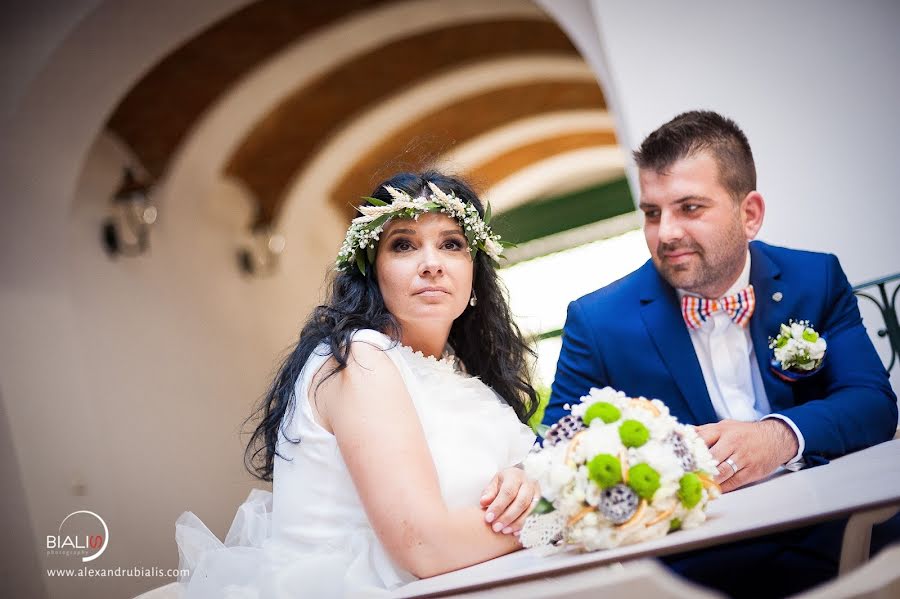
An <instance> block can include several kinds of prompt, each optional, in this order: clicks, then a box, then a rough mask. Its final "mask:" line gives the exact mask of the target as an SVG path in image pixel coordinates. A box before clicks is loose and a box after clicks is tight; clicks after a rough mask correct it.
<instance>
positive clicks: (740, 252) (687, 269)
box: [653, 228, 747, 295]
mask: <svg viewBox="0 0 900 599" xmlns="http://www.w3.org/2000/svg"><path fill="white" fill-rule="evenodd" d="M710 245H711V246H712V247H711V248H710V250H709V251H707V250H706V249H704V248H703V247H701V246H700V245H699V244H698V243H697V242H695V241H694V240H693V239H682V240H680V241H678V242H676V243H659V245H657V247H656V258H655V259H654V261H653V263H654V264H655V265H656V269H657V271H659V274H660V275H662V278H663V279H665V280H666V282H667V283H669V285H671V286H672V287H674V288H676V289H682V290H684V291H688V292H690V293H697V294H700V295H706V293H705V292H708V290H710V289H720V290H721V291H722V292H724V291H725V290H726V289H727V288H728V287H729V286H730V285H731V284H732V283H734V280H733V279H734V278H735V277H736V276H737V275H738V274H739V273H740V272H741V270H742V268H743V266H744V262H745V260H746V253H745V251H746V248H747V240H746V238H745V237H744V235H743V232H742V231H741V230H740V229H738V228H735V229H732V230H729V231H727V232H726V233H724V234H723V236H722V238H720V239H719V240H716V241H715V242H713V243H710ZM684 250H686V251H690V252H695V254H694V255H693V256H692V258H691V259H690V260H689V261H687V262H682V263H679V264H672V263H670V262H668V261H667V260H666V257H665V254H666V253H669V252H676V251H684Z"/></svg>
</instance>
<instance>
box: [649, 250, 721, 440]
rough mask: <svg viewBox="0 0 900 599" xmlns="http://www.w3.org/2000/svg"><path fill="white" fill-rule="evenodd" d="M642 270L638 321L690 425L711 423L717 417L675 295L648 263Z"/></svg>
mask: <svg viewBox="0 0 900 599" xmlns="http://www.w3.org/2000/svg"><path fill="white" fill-rule="evenodd" d="M643 268H644V270H645V273H644V274H645V276H644V280H645V283H644V285H643V289H642V294H641V300H640V301H641V318H643V320H644V324H645V326H646V327H647V332H648V333H649V334H650V337H651V338H652V339H653V343H654V344H655V345H656V349H657V350H658V351H659V355H660V357H661V358H662V361H663V363H665V365H666V367H667V368H668V370H669V373H670V375H671V376H672V379H673V380H674V381H675V384H676V385H677V387H678V389H679V390H680V391H681V394H682V395H683V396H684V399H685V401H686V403H687V404H688V407H689V408H690V410H691V412H692V413H693V414H694V419H695V420H694V422H696V423H698V424H704V423H707V422H715V421H716V420H718V418H717V416H716V412H715V410H714V409H713V407H712V403H711V402H710V400H709V392H708V391H707V389H706V382H705V381H704V379H703V371H702V370H701V369H700V362H699V361H698V360H697V354H696V352H695V351H694V345H693V343H691V337H690V334H689V333H688V330H687V326H686V325H685V324H684V319H683V317H682V316H681V309H680V307H679V304H678V295H677V294H676V293H675V290H674V289H672V287H671V286H670V285H669V284H668V283H666V282H665V281H664V280H663V279H662V277H660V276H659V273H658V272H657V271H656V268H655V267H654V266H653V263H652V262H647V264H645V265H644V267H643ZM660 399H664V398H660Z"/></svg>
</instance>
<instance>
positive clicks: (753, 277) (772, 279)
mask: <svg viewBox="0 0 900 599" xmlns="http://www.w3.org/2000/svg"><path fill="white" fill-rule="evenodd" d="M750 283H751V284H753V289H754V291H755V295H756V310H755V311H754V313H753V316H752V317H751V318H750V337H751V338H752V339H753V350H754V352H755V353H756V362H757V364H758V365H759V372H760V374H761V375H762V380H763V386H764V387H765V389H766V397H767V398H768V399H769V405H770V406H771V408H772V411H776V410H781V409H784V408H786V407H789V406H790V405H791V397H790V389H789V388H788V387H787V386H786V385H785V383H784V382H782V381H781V380H779V379H778V377H776V376H775V374H774V373H773V372H772V369H771V361H772V350H770V349H769V337H770V336H775V334H777V332H778V327H779V326H780V325H781V323H783V322H784V323H786V322H787V321H788V317H789V314H788V313H789V305H790V303H791V302H790V298H789V297H788V290H786V289H785V284H784V281H782V280H781V269H780V268H779V267H778V265H777V264H775V263H774V262H772V260H771V259H770V258H769V256H767V255H766V254H765V252H764V250H763V246H762V245H761V244H759V243H757V242H753V243H751V244H750ZM776 297H777V298H779V299H778V301H776V300H775V298H776Z"/></svg>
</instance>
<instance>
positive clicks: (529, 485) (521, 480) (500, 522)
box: [481, 467, 541, 534]
mask: <svg viewBox="0 0 900 599" xmlns="http://www.w3.org/2000/svg"><path fill="white" fill-rule="evenodd" d="M540 497H541V489H540V485H538V483H537V481H533V480H530V479H529V478H528V477H527V476H525V472H524V471H523V470H522V469H521V468H515V467H512V468H506V469H504V470H501V471H500V472H498V473H497V474H495V475H494V478H492V479H491V482H490V483H489V484H488V486H487V488H485V490H484V493H483V494H482V496H481V507H482V508H483V509H484V510H485V513H484V521H485V522H487V523H488V524H489V525H490V526H491V528H492V529H493V530H494V532H502V533H503V534H511V533H518V532H519V531H520V530H522V525H523V524H524V523H525V518H526V517H527V516H528V514H529V513H530V512H531V508H532V507H533V506H534V504H535V503H536V502H537V500H538V499H540Z"/></svg>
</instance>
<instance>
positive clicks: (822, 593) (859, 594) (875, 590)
mask: <svg viewBox="0 0 900 599" xmlns="http://www.w3.org/2000/svg"><path fill="white" fill-rule="evenodd" d="M897 597H900V543H898V544H895V545H891V546H890V547H886V548H884V549H882V550H881V552H880V553H879V554H878V555H876V556H875V557H874V558H873V559H872V560H871V561H869V562H868V563H866V564H864V565H862V566H860V567H858V568H856V569H855V570H852V571H850V572H848V573H846V574H842V575H841V576H839V577H838V578H837V579H836V580H832V581H831V582H827V583H825V584H823V585H820V586H818V587H816V588H814V589H811V590H809V591H807V592H805V593H802V594H800V595H795V596H794V597H792V598H791V599H896V598H897Z"/></svg>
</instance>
